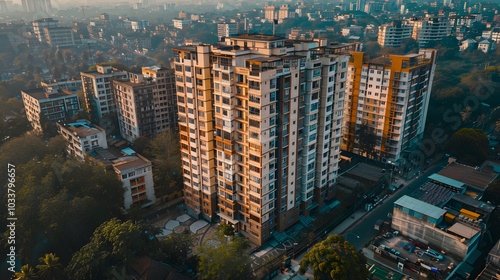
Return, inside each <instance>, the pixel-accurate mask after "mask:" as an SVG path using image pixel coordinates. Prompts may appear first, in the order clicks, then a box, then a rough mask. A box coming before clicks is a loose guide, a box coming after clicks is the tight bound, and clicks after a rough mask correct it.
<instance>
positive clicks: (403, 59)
mask: <svg viewBox="0 0 500 280" xmlns="http://www.w3.org/2000/svg"><path fill="white" fill-rule="evenodd" d="M351 56H352V58H351V61H350V62H349V73H348V75H349V77H348V80H349V84H348V86H347V87H348V89H347V93H346V94H347V95H348V97H347V100H346V103H347V104H346V106H344V109H345V111H344V125H343V130H344V131H343V133H342V134H343V139H342V149H343V150H346V151H349V152H353V153H356V154H360V155H363V156H366V157H370V158H374V159H376V160H379V161H383V162H385V161H391V162H395V161H397V160H399V159H400V158H402V157H403V152H404V151H405V150H407V149H408V148H410V147H411V146H412V145H413V144H414V143H415V141H418V140H419V139H420V138H421V137H422V135H423V132H424V127H425V121H426V116H427V109H428V106H429V100H430V95H431V88H432V80H433V77H434V70H435V67H436V65H435V63H436V51H435V50H425V49H421V50H420V54H410V55H389V56H388V57H387V56H385V57H384V56H382V57H378V58H375V59H372V60H370V59H369V58H367V56H366V55H365V54H364V53H361V52H357V53H351Z"/></svg>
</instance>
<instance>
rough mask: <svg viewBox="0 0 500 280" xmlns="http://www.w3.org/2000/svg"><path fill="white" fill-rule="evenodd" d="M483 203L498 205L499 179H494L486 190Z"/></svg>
mask: <svg viewBox="0 0 500 280" xmlns="http://www.w3.org/2000/svg"><path fill="white" fill-rule="evenodd" d="M482 200H484V201H489V202H491V203H493V204H495V205H500V179H496V180H494V181H493V182H491V184H490V185H489V186H488V187H487V188H486V191H485V192H484V196H483V199H482Z"/></svg>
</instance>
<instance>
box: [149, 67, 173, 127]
mask: <svg viewBox="0 0 500 280" xmlns="http://www.w3.org/2000/svg"><path fill="white" fill-rule="evenodd" d="M142 75H143V76H144V78H151V79H152V80H153V82H154V83H155V89H154V91H153V103H154V106H155V121H156V132H162V131H164V130H170V129H173V130H178V129H179V125H178V124H177V119H178V117H177V95H176V94H175V75H174V70H172V69H167V68H163V67H159V66H151V67H142Z"/></svg>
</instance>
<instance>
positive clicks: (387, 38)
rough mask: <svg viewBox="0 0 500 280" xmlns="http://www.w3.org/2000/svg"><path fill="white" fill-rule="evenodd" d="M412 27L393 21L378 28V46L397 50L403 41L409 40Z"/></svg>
mask: <svg viewBox="0 0 500 280" xmlns="http://www.w3.org/2000/svg"><path fill="white" fill-rule="evenodd" d="M412 32H413V26H412V25H408V24H406V22H402V21H393V22H392V23H387V24H383V25H381V26H379V28H378V44H379V45H380V46H381V47H391V48H399V47H401V42H402V41H403V40H404V39H408V38H411V35H412Z"/></svg>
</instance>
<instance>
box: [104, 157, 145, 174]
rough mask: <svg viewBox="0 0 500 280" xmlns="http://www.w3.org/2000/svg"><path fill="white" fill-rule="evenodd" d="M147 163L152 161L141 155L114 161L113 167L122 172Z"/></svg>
mask: <svg viewBox="0 0 500 280" xmlns="http://www.w3.org/2000/svg"><path fill="white" fill-rule="evenodd" d="M147 163H151V161H149V160H148V159H146V158H145V157H142V156H140V155H130V156H129V155H127V156H124V157H120V158H117V159H115V160H113V167H114V168H115V169H117V170H120V171H122V170H127V169H130V168H134V167H137V166H141V165H144V164H147Z"/></svg>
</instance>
